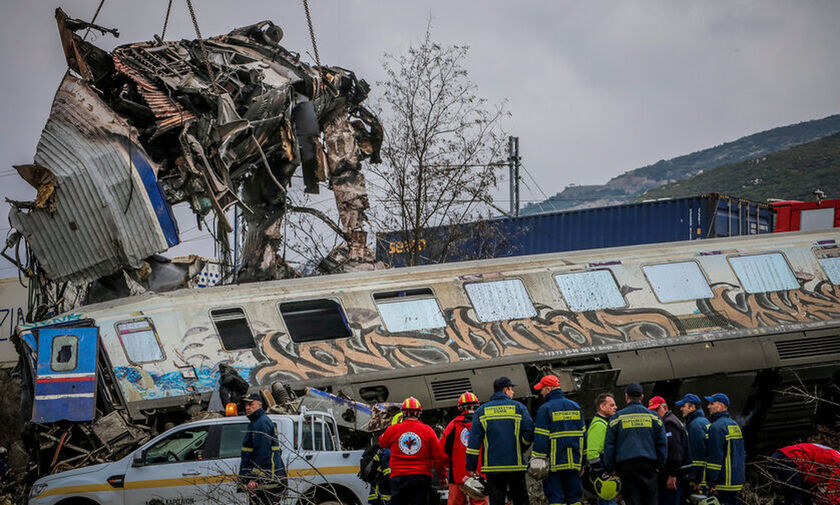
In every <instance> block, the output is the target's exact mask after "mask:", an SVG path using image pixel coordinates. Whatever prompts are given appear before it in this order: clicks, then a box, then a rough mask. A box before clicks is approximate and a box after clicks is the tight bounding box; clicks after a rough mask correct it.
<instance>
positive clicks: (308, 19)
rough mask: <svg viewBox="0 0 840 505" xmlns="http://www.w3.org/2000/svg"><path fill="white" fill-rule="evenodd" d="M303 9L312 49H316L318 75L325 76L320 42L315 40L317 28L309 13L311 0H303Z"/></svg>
mask: <svg viewBox="0 0 840 505" xmlns="http://www.w3.org/2000/svg"><path fill="white" fill-rule="evenodd" d="M303 10H304V11H306V22H307V23H308V24H309V38H310V39H312V50H313V51H315V63H316V64H317V65H318V77H320V78H322V79H323V77H324V71H323V70H322V69H321V57H320V56H318V43H317V42H316V41H315V29H314V28H312V15H311V14H309V1H308V0H303Z"/></svg>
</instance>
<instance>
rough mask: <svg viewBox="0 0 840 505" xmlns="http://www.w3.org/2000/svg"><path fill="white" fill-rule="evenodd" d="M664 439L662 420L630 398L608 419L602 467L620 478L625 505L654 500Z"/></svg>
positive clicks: (663, 456)
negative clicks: (614, 472) (628, 401)
mask: <svg viewBox="0 0 840 505" xmlns="http://www.w3.org/2000/svg"><path fill="white" fill-rule="evenodd" d="M667 456H668V442H667V438H666V436H665V428H664V426H663V424H662V420H661V419H659V416H658V415H656V413H655V412H653V411H651V410H649V409H647V408H645V407H644V406H643V405H642V404H641V403H640V402H639V401H635V400H631V401H630V403H628V404H627V406H626V407H624V408H623V409H621V410H619V411H618V412H616V413H615V415H614V416H612V418H610V424H609V426H608V427H607V438H606V440H605V442H604V467H605V468H606V469H607V470H613V469H614V470H615V471H616V473H618V476H619V477H620V478H621V489H622V493H621V494H622V496H623V497H624V501H625V503H626V504H627V505H650V504H653V503H657V502H658V501H659V499H658V493H657V488H658V486H659V482H658V478H657V471H658V470H661V469H662V468H664V467H665V460H666V459H667Z"/></svg>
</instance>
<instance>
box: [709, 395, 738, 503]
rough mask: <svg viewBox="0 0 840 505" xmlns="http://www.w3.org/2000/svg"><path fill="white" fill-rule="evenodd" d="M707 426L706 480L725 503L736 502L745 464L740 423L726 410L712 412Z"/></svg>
mask: <svg viewBox="0 0 840 505" xmlns="http://www.w3.org/2000/svg"><path fill="white" fill-rule="evenodd" d="M710 420H711V421H712V424H711V425H710V426H709V441H708V443H707V444H706V482H707V483H708V485H709V487H710V488H714V489H716V490H717V491H718V497H719V499H720V502H721V503H722V504H724V505H727V504H735V503H739V502H738V495H739V494H740V492H741V488H742V487H743V486H744V465H745V462H746V457H747V455H746V451H745V449H744V436H743V434H742V433H741V427H740V426H738V423H736V422H735V420H734V419H732V418H731V417H729V412H728V411H726V410H724V411H723V412H717V413H715V414H712V416H711V418H710Z"/></svg>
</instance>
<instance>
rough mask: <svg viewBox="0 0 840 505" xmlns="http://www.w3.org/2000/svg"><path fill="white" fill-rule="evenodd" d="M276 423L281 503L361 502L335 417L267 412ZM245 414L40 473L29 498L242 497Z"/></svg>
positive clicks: (121, 503) (133, 504)
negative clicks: (120, 454) (109, 457)
mask: <svg viewBox="0 0 840 505" xmlns="http://www.w3.org/2000/svg"><path fill="white" fill-rule="evenodd" d="M270 418H271V419H272V420H273V421H274V422H275V423H276V424H277V433H278V437H279V438H280V445H281V446H282V448H283V462H284V463H285V465H286V469H287V472H288V477H289V480H288V491H287V492H286V495H285V498H284V499H283V504H290V505H294V504H298V503H307V504H327V503H330V502H332V503H336V502H338V503H342V504H355V505H363V504H365V503H366V502H367V496H368V490H367V485H366V484H365V483H364V482H362V481H361V480H360V479H359V478H358V476H357V475H356V474H357V472H358V471H359V460H360V458H361V455H362V451H343V450H342V449H341V443H340V441H339V438H338V430H337V427H336V423H335V419H334V418H333V416H332V415H331V414H329V413H325V412H314V411H310V412H307V411H306V410H304V411H303V412H302V413H301V414H296V415H270ZM247 426H248V419H247V418H245V417H241V416H239V417H224V418H215V419H206V420H203V421H197V422H192V423H187V424H183V425H181V426H177V427H175V428H172V429H171V430H169V431H167V432H165V433H163V434H161V435H160V436H158V437H156V438H154V439H153V440H151V441H150V442H148V443H146V444H145V445H143V446H142V447H140V448H139V449H137V450H136V451H134V452H133V453H131V454H129V455H128V456H126V457H125V458H123V459H121V460H119V461H116V462H114V463H105V464H101V465H93V466H88V467H84V468H78V469H75V470H70V471H67V472H61V473H57V474H55V475H49V476H46V477H43V478H41V479H38V480H37V481H36V482H35V484H34V485H33V486H32V491H31V493H30V495H29V503H30V505H42V504H43V505H47V504H49V505H54V504H55V505H105V504H109V505H141V504H142V505H187V504H189V505H211V504H219V505H220V504H247V503H248V499H247V495H246V494H244V493H242V492H238V490H237V486H236V475H237V473H238V470H239V456H240V449H241V447H242V438H243V436H244V433H245V431H246V428H247Z"/></svg>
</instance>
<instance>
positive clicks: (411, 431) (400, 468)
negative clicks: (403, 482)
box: [379, 419, 446, 478]
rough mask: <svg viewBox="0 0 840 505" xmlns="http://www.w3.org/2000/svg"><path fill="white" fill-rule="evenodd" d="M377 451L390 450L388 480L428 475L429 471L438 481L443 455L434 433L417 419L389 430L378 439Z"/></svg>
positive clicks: (443, 465)
mask: <svg viewBox="0 0 840 505" xmlns="http://www.w3.org/2000/svg"><path fill="white" fill-rule="evenodd" d="M379 447H381V448H383V449H390V450H391V477H399V476H400V475H428V476H430V477H431V475H432V467H434V468H435V469H436V470H437V474H438V477H440V478H442V477H443V475H444V473H443V472H444V471H445V470H446V466H445V463H444V459H445V455H444V454H443V451H442V450H441V448H440V444H438V439H437V436H436V435H435V430H433V429H432V428H430V427H429V426H428V425H426V424H423V423H421V422H420V421H419V420H417V419H406V420H405V421H403V422H401V423H399V424H394V425H392V426H389V427H388V429H387V430H385V433H383V434H382V435H381V436H380V437H379Z"/></svg>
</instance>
